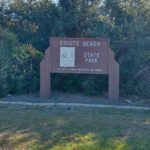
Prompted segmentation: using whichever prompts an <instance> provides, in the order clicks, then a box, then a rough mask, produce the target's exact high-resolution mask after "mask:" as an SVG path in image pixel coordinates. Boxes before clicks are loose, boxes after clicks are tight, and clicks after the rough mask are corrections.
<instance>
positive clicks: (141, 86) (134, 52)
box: [0, 0, 150, 97]
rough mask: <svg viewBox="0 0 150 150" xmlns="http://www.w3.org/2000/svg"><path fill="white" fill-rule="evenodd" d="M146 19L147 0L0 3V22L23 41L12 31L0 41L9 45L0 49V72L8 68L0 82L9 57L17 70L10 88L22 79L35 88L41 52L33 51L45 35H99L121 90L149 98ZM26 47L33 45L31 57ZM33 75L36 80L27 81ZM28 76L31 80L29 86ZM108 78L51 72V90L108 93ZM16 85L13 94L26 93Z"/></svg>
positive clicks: (149, 54)
mask: <svg viewBox="0 0 150 150" xmlns="http://www.w3.org/2000/svg"><path fill="white" fill-rule="evenodd" d="M149 18H150V3H149V0H138V1H137V0H65V1H64V0H59V1H58V4H55V3H54V1H52V0H38V1H37V0H26V1H24V0H12V1H11V2H7V3H4V1H3V2H2V1H1V2H0V25H1V26H2V27H3V29H9V30H10V31H11V32H13V33H14V34H15V35H17V38H18V39H19V41H20V42H21V43H23V44H24V45H22V46H20V45H19V46H17V45H18V42H17V40H16V38H14V35H12V33H9V34H11V35H10V36H9V37H8V38H5V40H2V43H1V44H3V43H4V42H6V43H8V44H5V48H6V49H7V50H6V51H5V52H6V53H5V54H3V53H2V54H3V55H5V56H4V57H3V56H2V54H1V59H2V58H3V59H4V60H6V61H3V62H4V63H5V64H7V65H5V67H3V69H2V67H1V72H2V70H9V71H3V72H5V74H4V75H3V76H5V77H3V82H5V79H6V78H8V75H10V74H11V73H12V72H10V71H11V70H12V68H11V67H10V66H11V64H12V61H13V63H15V65H16V66H17V69H18V68H19V69H18V70H19V72H18V71H17V72H15V73H16V74H15V77H14V78H13V79H11V80H14V81H15V82H16V84H15V86H17V87H20V86H21V85H22V84H23V82H29V84H27V85H29V87H30V88H31V89H32V86H35V87H34V88H33V89H36V90H37V89H38V87H39V86H37V85H38V82H39V60H40V57H41V54H40V53H39V52H38V53H37V51H36V49H40V50H44V49H46V48H47V47H48V46H49V37H52V36H65V37H93V38H97V37H98V38H100V37H103V38H109V39H110V41H111V48H112V49H113V50H114V51H115V55H116V59H117V61H118V62H119V63H120V68H121V70H120V71H121V72H120V75H121V77H120V79H121V81H120V84H121V85H120V86H121V92H120V93H121V94H122V95H138V96H143V97H149V96H150V67H149V66H150V48H149V47H150V19H149ZM5 34H7V33H5ZM7 36H8V35H7ZM8 40H10V41H8ZM13 40H16V41H13ZM10 44H12V45H10ZM3 45H4V44H3ZM9 45H10V46H9ZM30 45H33V47H35V48H36V49H34V48H33V47H32V46H30ZM10 47H11V48H10ZM16 47H17V48H16ZM29 49H34V50H33V51H34V52H35V55H34V56H33V53H34V52H33V51H32V52H31V51H30V53H29V52H28V50H29ZM12 51H13V57H12ZM7 53H9V54H8V55H7ZM16 62H17V63H16ZM28 66H29V67H28ZM10 68H11V69H10ZM31 68H32V69H31ZM6 72H7V74H6ZM13 73H14V71H13ZM19 76H20V78H19ZM33 76H35V77H36V79H34V80H32V79H33V78H31V77H33ZM9 78H10V77H9ZM18 80H19V81H18ZM27 80H32V81H34V84H32V83H31V82H30V81H27ZM20 81H22V83H20ZM1 82H2V81H1ZM62 82H63V83H62ZM107 82H108V81H107V80H106V79H105V78H103V77H102V78H101V77H100V76H98V77H97V76H94V75H91V76H88V75H85V76H84V77H83V76H82V75H66V74H64V75H53V87H54V88H55V89H60V90H65V91H72V92H78V91H84V92H85V93H87V94H96V93H100V91H101V92H102V91H103V89H104V90H105V91H107ZM17 83H18V84H21V85H17ZM21 87H22V90H21V89H19V88H18V90H17V91H18V93H20V92H21V93H22V91H25V89H26V92H29V91H30V90H27V87H28V86H21ZM0 88H1V87H0ZM8 88H10V87H8V86H4V89H8ZM28 89H29V88H28ZM19 90H21V91H19ZM1 91H2V90H1ZM4 91H7V90H3V92H2V93H5V92H4ZM14 91H16V88H13V90H12V93H13V92H14Z"/></svg>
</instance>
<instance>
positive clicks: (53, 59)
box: [40, 37, 119, 100]
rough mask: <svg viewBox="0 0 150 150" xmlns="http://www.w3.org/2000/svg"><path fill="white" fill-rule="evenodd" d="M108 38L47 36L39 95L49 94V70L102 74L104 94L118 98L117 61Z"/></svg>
mask: <svg viewBox="0 0 150 150" xmlns="http://www.w3.org/2000/svg"><path fill="white" fill-rule="evenodd" d="M109 43H110V42H109V40H108V39H100V38H64V37H51V38H50V46H49V47H48V49H47V50H46V51H45V56H44V58H43V60H42V61H41V63H40V97H41V98H49V97H50V94H51V74H52V73H77V74H106V75H108V98H109V99H111V100H118V99H119V64H118V63H117V62H116V60H115V55H114V52H113V51H112V50H111V49H110V46H109V45H110V44H109Z"/></svg>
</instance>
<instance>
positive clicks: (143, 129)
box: [0, 105, 150, 150]
mask: <svg viewBox="0 0 150 150" xmlns="http://www.w3.org/2000/svg"><path fill="white" fill-rule="evenodd" d="M149 141H150V111H132V110H115V109H94V108H92V109H90V108H71V109H68V108H64V107H49V108H46V107H23V106H4V105H0V150H2V149H9V148H12V149H14V150H149V149H150V144H149Z"/></svg>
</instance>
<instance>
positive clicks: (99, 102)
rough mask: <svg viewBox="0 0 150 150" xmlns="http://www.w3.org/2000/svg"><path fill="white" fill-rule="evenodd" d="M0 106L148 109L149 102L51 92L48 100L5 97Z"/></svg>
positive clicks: (28, 96)
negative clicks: (8, 104) (9, 104)
mask: <svg viewBox="0 0 150 150" xmlns="http://www.w3.org/2000/svg"><path fill="white" fill-rule="evenodd" d="M0 101H1V104H2V103H4V102H5V103H9V102H11V104H17V102H18V104H21V105H22V104H23V103H24V104H26V105H28V104H29V105H30V104H32V105H34V104H35V105H38V104H40V105H41V106H42V105H56V104H57V105H59V104H61V105H70V106H71V105H73V104H74V105H76V106H79V104H81V106H87V107H89V106H90V107H93V106H94V107H97V106H98V107H99V106H100V107H103V105H107V106H112V105H113V106H114V105H115V107H118V106H123V107H124V106H125V107H128V106H132V107H144V108H145V107H148V108H150V100H149V101H147V102H145V101H144V103H141V102H142V100H140V101H139V102H140V103H139V102H138V103H137V102H136V101H134V100H133V101H131V100H123V99H121V100H119V101H112V100H108V99H107V98H105V97H99V96H86V95H83V94H79V93H78V94H72V93H64V92H60V91H53V92H52V95H51V97H50V98H49V99H41V98H40V97H39V95H20V96H13V95H8V96H7V97H5V98H3V99H0Z"/></svg>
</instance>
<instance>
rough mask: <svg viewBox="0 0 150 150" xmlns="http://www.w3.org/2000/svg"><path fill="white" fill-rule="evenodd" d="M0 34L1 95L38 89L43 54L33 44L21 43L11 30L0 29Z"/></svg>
mask: <svg viewBox="0 0 150 150" xmlns="http://www.w3.org/2000/svg"><path fill="white" fill-rule="evenodd" d="M0 35H1V39H0V96H4V95H6V94H8V93H10V94H13V93H16V94H21V93H29V92H35V91H37V90H38V88H39V74H38V73H37V72H38V71H39V68H38V67H37V63H38V64H39V62H40V60H41V57H42V54H41V53H40V52H39V51H37V50H36V49H35V48H33V47H32V46H31V45H20V43H19V42H18V41H17V38H16V36H15V35H14V34H12V33H11V32H8V31H6V30H2V29H0Z"/></svg>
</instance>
